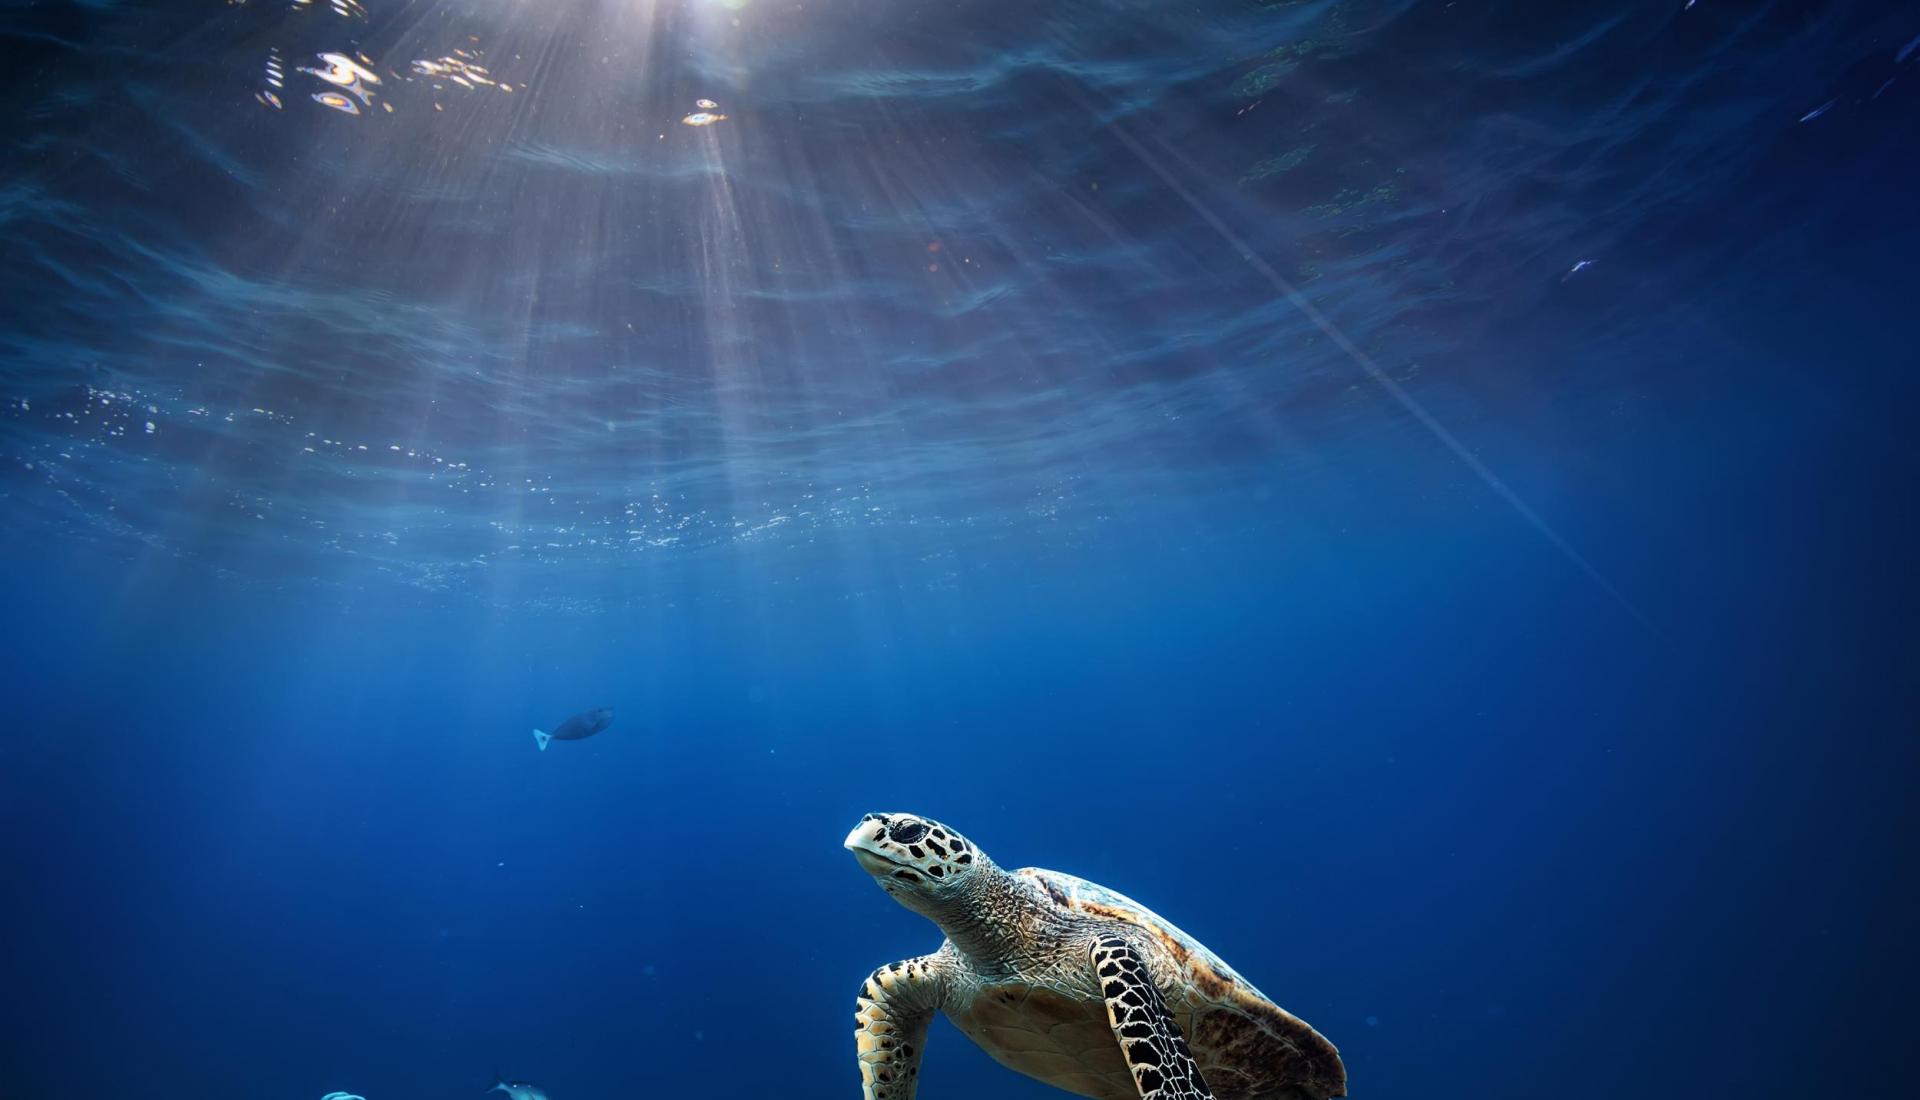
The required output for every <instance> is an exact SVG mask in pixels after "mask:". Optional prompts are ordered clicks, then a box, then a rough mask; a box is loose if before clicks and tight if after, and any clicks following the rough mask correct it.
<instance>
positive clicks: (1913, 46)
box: [1893, 34, 1920, 65]
mask: <svg viewBox="0 0 1920 1100" xmlns="http://www.w3.org/2000/svg"><path fill="white" fill-rule="evenodd" d="M1915 50H1920V34H1916V35H1914V36H1913V41H1911V42H1908V43H1907V44H1906V45H1904V46H1902V47H1900V52H1899V53H1897V54H1894V55H1893V63H1894V64H1895V65H1898V64H1900V63H1901V62H1903V61H1905V60H1906V59H1907V58H1909V57H1911V56H1913V51H1915Z"/></svg>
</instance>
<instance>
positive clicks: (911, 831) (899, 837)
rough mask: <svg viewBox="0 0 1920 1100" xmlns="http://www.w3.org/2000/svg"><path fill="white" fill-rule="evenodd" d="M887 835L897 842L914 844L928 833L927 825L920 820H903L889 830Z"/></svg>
mask: <svg viewBox="0 0 1920 1100" xmlns="http://www.w3.org/2000/svg"><path fill="white" fill-rule="evenodd" d="M887 835H888V836H890V837H892V838H893V842H894V843H895V844H912V843H913V842H914V841H916V840H919V839H920V838H921V837H923V836H926V835H927V827H926V826H925V825H922V824H921V823H919V822H918V821H903V822H901V823H900V824H898V825H895V826H894V827H893V828H891V829H889V830H887Z"/></svg>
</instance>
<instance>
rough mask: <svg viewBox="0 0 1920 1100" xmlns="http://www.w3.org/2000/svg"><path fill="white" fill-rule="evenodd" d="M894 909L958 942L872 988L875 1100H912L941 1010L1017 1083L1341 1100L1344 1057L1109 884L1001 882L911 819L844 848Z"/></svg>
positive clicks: (1011, 878) (1006, 874)
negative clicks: (930, 1028)
mask: <svg viewBox="0 0 1920 1100" xmlns="http://www.w3.org/2000/svg"><path fill="white" fill-rule="evenodd" d="M846 846H847V848H848V849H849V850H851V851H852V852H853V855H854V858H855V859H857V860H859V861H860V866H861V867H862V868H864V869H865V870H866V871H867V873H868V874H871V875H872V876H873V877H874V880H875V881H876V882H878V883H879V884H880V888H881V889H883V890H885V891H886V892H887V893H889V894H891V895H893V898H894V900H896V901H898V902H900V904H902V905H905V906H906V907H907V908H909V909H911V910H913V911H914V912H916V913H919V914H920V915H921V916H924V917H927V918H928V919H930V920H932V921H933V922H934V923H935V924H938V925H939V926H940V930H941V931H942V932H945V933H946V936H947V939H946V942H945V943H942V944H941V945H940V949H939V950H938V951H935V952H934V953H933V954H931V955H922V956H920V957H919V958H916V959H906V960H903V961H901V962H897V963H893V964H891V965H888V966H883V967H881V968H880V969H878V970H876V971H874V972H873V974H872V975H871V976H869V977H868V978H867V980H866V983H865V984H864V985H862V986H861V988H860V996H859V999H858V1000H857V1001H856V1003H855V1008H854V1021H855V1028H854V1037H855V1043H856V1045H857V1047H858V1050H859V1059H860V1081H861V1085H862V1086H863V1088H864V1089H865V1097H866V1100H913V1095H914V1086H915V1085H916V1084H917V1083H918V1079H919V1074H920V1054H921V1050H922V1048H923V1047H924V1046H925V1044H926V1036H927V1024H928V1023H929V1022H931V1021H932V1019H933V1014H934V1012H936V1011H939V1012H944V1013H946V1015H947V1018H948V1019H949V1020H952V1021H953V1023H954V1025H955V1026H956V1027H958V1028H959V1029H960V1030H961V1031H962V1032H964V1033H965V1034H966V1035H967V1037H968V1038H970V1039H972V1040H973V1041H974V1042H975V1043H976V1044H978V1045H979V1047H980V1049H982V1050H984V1051H986V1052H987V1053H988V1054H991V1055H992V1056H993V1057H994V1060H995V1061H998V1062H999V1063H1000V1064H1001V1065H1003V1066H1006V1067H1007V1068H1008V1069H1012V1070H1016V1071H1018V1072H1020V1073H1024V1074H1026V1075H1027V1076H1029V1077H1034V1078H1038V1079H1039V1080H1041V1081H1045V1082H1047V1083H1048V1084H1050V1085H1055V1086H1057V1087H1059V1088H1063V1089H1065V1090H1067V1091H1068V1092H1073V1093H1078V1094H1079V1095H1081V1096H1091V1097H1095V1098H1096V1100H1209V1098H1211V1100H1327V1098H1328V1097H1335V1096H1345V1095H1346V1092H1347V1074H1346V1069H1345V1067H1343V1066H1342V1065H1341V1064H1340V1054H1339V1052H1338V1051H1336V1050H1335V1049H1334V1047H1333V1044H1332V1043H1329V1042H1328V1041H1327V1040H1326V1039H1325V1038H1323V1037H1322V1036H1321V1035H1320V1033H1319V1032H1317V1031H1315V1030H1313V1028H1311V1027H1309V1026H1307V1024H1306V1023H1305V1022H1304V1021H1302V1020H1300V1019H1298V1018H1297V1017H1295V1016H1293V1015H1291V1014H1289V1013H1288V1012H1286V1011H1285V1010H1284V1009H1282V1008H1280V1007H1279V1006H1278V1005H1276V1004H1274V1003H1273V1002H1272V1001H1270V1000H1268V999H1267V998H1266V997H1265V996H1264V995H1262V994H1261V992H1260V991H1259V990H1257V989H1255V988H1254V987H1253V986H1252V985H1251V984H1250V983H1249V982H1248V981H1247V980H1246V979H1245V978H1242V977H1241V976H1240V975H1238V974H1236V973H1234V972H1233V969H1232V968H1231V967H1229V966H1228V965H1227V964H1226V963H1224V962H1221V961H1220V959H1219V958H1218V957H1217V956H1215V955H1214V954H1213V952H1211V951H1209V950H1207V949H1206V948H1205V947H1203V946H1201V945H1200V943H1199V942H1198V941H1197V940H1195V939H1193V937H1191V936H1189V935H1187V934H1186V933H1185V932H1182V931H1180V930H1179V929H1178V928H1175V927H1174V926H1173V925H1171V924H1169V923H1167V922H1166V921H1165V920H1163V919H1161V918H1160V917H1158V916H1156V915H1155V914H1154V913H1153V912H1151V911H1150V910H1148V909H1147V907H1146V906H1144V905H1141V904H1140V903H1139V902H1136V901H1133V900H1131V899H1130V898H1126V897H1123V896H1121V895H1120V894H1116V893H1114V892H1113V891H1111V890H1108V889H1105V888H1104V887H1100V886H1096V885H1094V884H1093V883H1091V882H1087V881H1085V880H1083V879H1078V878H1075V877H1073V876H1072V875H1063V874H1061V873H1060V872H1058V871H1043V870H1040V869H1038V868H1034V867H1029V868H1026V869H1024V870H1020V871H1004V870H1001V869H1000V868H999V867H998V866H996V865H995V864H994V862H993V861H992V860H990V859H988V858H987V857H986V854H985V853H984V852H982V851H980V849H979V848H976V847H975V846H974V845H973V844H971V843H970V842H968V841H967V840H966V838H964V837H962V836H961V835H960V834H959V833H956V832H954V831H953V830H952V829H949V828H947V827H946V826H945V825H942V824H940V823H939V822H937V821H932V820H930V819H928V818H924V817H917V816H915V815H913V814H868V815H867V816H866V817H864V818H862V819H861V820H860V824H858V825H856V826H854V829H853V832H851V833H849V834H848V835H847V841H846Z"/></svg>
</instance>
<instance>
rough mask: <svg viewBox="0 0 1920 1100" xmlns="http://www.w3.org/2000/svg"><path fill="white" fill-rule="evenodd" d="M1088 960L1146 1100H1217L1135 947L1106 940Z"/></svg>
mask: <svg viewBox="0 0 1920 1100" xmlns="http://www.w3.org/2000/svg"><path fill="white" fill-rule="evenodd" d="M1088 955H1089V957H1090V958H1091V959H1092V961H1093V972H1094V975H1095V977H1096V978H1097V979H1098V980H1099V982H1100V995H1101V996H1102V997H1103V998H1105V1000H1106V1003H1107V1023H1108V1025H1109V1026H1111V1027H1112V1028H1113V1037H1114V1039H1115V1040H1116V1041H1118V1042H1119V1044H1120V1055H1121V1057H1123V1058H1125V1059H1126V1062H1127V1071H1128V1072H1130V1073H1132V1074H1133V1083H1134V1085H1135V1086H1137V1087H1138V1088H1139V1089H1140V1100H1213V1090H1211V1089H1209V1088H1208V1087H1207V1082H1206V1079H1205V1078H1203V1077H1201V1076H1200V1067H1199V1066H1198V1065H1196V1064H1195V1063H1194V1060H1193V1052H1192V1051H1191V1050H1189V1049H1187V1040H1186V1036H1184V1035H1181V1034H1180V1025H1179V1024H1178V1023H1177V1022H1175V1020H1174V1018H1173V1013H1171V1012H1169V1011H1168V1010H1167V1002H1166V998H1164V997H1162V996H1160V990H1159V988H1158V987H1156V986H1155V985H1154V984H1153V978H1152V976H1151V975H1150V974H1149V973H1148V972H1147V966H1146V962H1145V960H1143V959H1141V957H1140V954H1139V952H1137V951H1135V950H1134V948H1133V945H1132V944H1130V943H1128V942H1127V941H1126V940H1124V939H1121V938H1120V937H1118V936H1102V937H1100V938H1099V939H1097V940H1095V941H1093V946H1092V947H1091V948H1090V949H1089V950H1088Z"/></svg>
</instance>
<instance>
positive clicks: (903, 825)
mask: <svg viewBox="0 0 1920 1100" xmlns="http://www.w3.org/2000/svg"><path fill="white" fill-rule="evenodd" d="M846 848H847V850H848V851H850V852H852V853H853V857H854V858H855V859H857V860H859V861H860V866H861V867H862V868H864V869H865V870H866V872H867V873H868V874H870V875H872V876H873V878H874V881H876V882H878V883H879V884H880V888H881V889H882V890H885V891H886V892H887V893H889V894H892V895H893V896H894V897H895V898H897V899H899V901H900V902H901V903H902V904H904V905H907V906H908V907H910V908H915V909H917V908H919V906H917V905H914V904H913V903H914V901H915V900H928V901H932V900H937V899H939V898H941V897H943V896H946V895H948V894H950V893H952V892H953V890H954V889H955V888H956V887H958V886H959V884H960V883H961V882H963V881H965V880H966V878H967V876H968V875H970V874H972V873H973V869H974V867H975V866H976V862H975V861H976V860H977V859H978V858H979V852H978V850H977V849H975V848H974V846H973V845H971V844H969V843H967V839H966V838H965V837H963V836H961V835H960V834H959V833H956V832H954V831H953V830H952V829H949V828H947V827H946V826H945V825H942V824H940V823H939V822H938V821H934V820H933V819H931V818H925V817H917V816H915V815H913V814H868V815H867V816H865V817H863V818H861V819H860V824H858V825H855V826H854V827H853V831H852V832H851V833H848V834H847V841H846Z"/></svg>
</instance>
